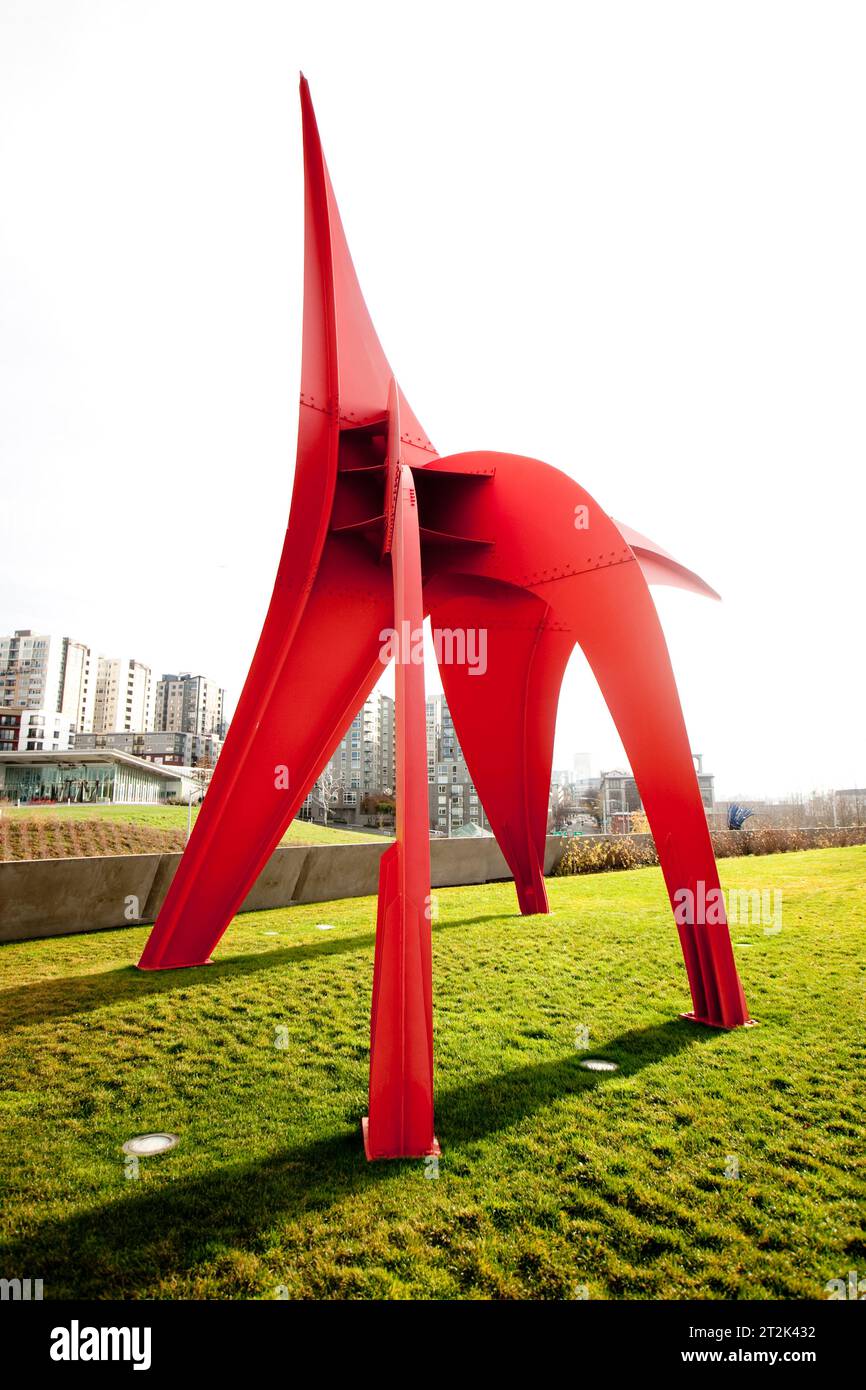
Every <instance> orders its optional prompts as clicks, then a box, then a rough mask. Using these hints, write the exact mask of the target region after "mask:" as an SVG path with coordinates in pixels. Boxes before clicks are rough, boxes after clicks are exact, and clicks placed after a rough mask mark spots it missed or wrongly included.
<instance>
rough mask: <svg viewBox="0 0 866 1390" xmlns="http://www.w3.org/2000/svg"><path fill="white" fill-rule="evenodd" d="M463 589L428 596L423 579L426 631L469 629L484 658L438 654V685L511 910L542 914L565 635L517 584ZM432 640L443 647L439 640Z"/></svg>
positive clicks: (432, 590)
mask: <svg viewBox="0 0 866 1390" xmlns="http://www.w3.org/2000/svg"><path fill="white" fill-rule="evenodd" d="M467 583H468V581H464V587H465V586H466V584H467ZM440 588H441V586H440ZM472 588H473V592H471V593H470V594H464V596H461V597H459V598H450V599H443V600H437V599H436V594H437V588H436V586H435V585H433V584H431V585H430V586H428V598H431V599H432V604H431V610H430V619H431V623H432V624H433V628H434V631H435V630H438V631H439V632H440V633H444V634H445V635H446V636H447V635H448V634H450V633H453V632H459V633H466V632H468V631H470V630H472V629H474V631H475V635H474V647H475V649H476V651H477V650H479V649H481V650H483V652H484V662H483V666H482V664H481V663H476V664H469V663H467V662H460V663H456V662H448V661H442V662H440V666H439V672H440V675H441V678H442V685H443V688H444V691H445V697H446V699H447V701H448V708H449V710H450V712H451V716H452V718H453V720H454V727H455V730H456V732H457V738H458V740H459V742H460V747H461V749H462V752H463V756H464V757H465V759H466V764H467V767H468V768H469V771H470V773H471V774H472V780H473V783H474V785H475V788H476V790H477V792H478V795H479V797H480V798H481V803H482V805H483V806H484V809H485V813H486V815H487V818H488V820H489V821H490V825H491V828H492V830H493V833H494V835H495V836H496V840H497V843H498V845H499V847H500V849H501V850H502V853H503V854H504V855H505V858H506V860H507V862H508V865H509V868H510V869H511V872H512V873H513V875H514V885H515V888H516V890H517V900H518V902H519V904H520V911H521V912H522V913H526V914H531V913H539V912H547V911H548V902H547V890H546V888H545V885H544V850H545V839H546V830H547V813H548V803H549V799H550V770H551V764H552V761H553V736H554V731H555V728H556V706H557V699H558V695H559V687H560V684H561V682H562V674H563V671H564V669H565V665H566V663H567V661H568V657H569V653H570V652H571V649H572V647H573V645H574V639H573V638H570V637H569V635H568V634H567V633H563V632H561V631H556V630H554V629H552V628H551V627H550V626H549V615H550V609H549V607H548V605H547V604H546V603H545V602H544V601H543V600H542V599H540V598H538V597H537V596H536V595H534V594H530V593H528V592H527V591H526V590H525V589H515V588H512V587H511V586H509V585H505V584H501V583H491V582H487V583H484V584H478V585H473V586H472ZM440 646H441V650H442V651H443V652H447V650H448V642H447V641H444V640H443V641H442V642H441V644H440ZM491 716H492V717H493V718H494V719H495V725H496V736H495V738H491V737H490V720H491Z"/></svg>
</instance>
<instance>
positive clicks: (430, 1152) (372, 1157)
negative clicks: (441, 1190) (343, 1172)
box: [361, 1115, 442, 1163]
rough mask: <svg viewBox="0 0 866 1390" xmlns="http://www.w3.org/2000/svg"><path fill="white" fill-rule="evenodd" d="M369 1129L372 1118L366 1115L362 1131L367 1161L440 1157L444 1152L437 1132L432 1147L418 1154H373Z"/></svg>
mask: <svg viewBox="0 0 866 1390" xmlns="http://www.w3.org/2000/svg"><path fill="white" fill-rule="evenodd" d="M369 1130H370V1118H369V1116H368V1115H365V1116H364V1118H363V1120H362V1121H361V1133H362V1134H363V1136H364V1153H365V1154H366V1155H367V1161H368V1162H369V1163H375V1162H378V1161H379V1159H393V1158H438V1157H439V1155H440V1154H441V1152H442V1150H441V1149H440V1147H439V1140H438V1139H437V1138H436V1136H435V1134H434V1136H433V1146H432V1148H429V1149H424V1150H422V1152H421V1153H417V1154H371V1153H370V1135H369Z"/></svg>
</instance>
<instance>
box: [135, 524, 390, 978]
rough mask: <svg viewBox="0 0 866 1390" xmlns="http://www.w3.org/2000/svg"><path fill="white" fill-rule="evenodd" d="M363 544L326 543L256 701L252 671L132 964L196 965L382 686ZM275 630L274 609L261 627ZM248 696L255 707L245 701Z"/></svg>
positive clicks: (384, 599) (375, 602) (381, 572)
mask: <svg viewBox="0 0 866 1390" xmlns="http://www.w3.org/2000/svg"><path fill="white" fill-rule="evenodd" d="M365 559H366V556H365V553H364V549H363V542H360V541H358V540H352V539H350V538H340V537H331V538H330V539H329V541H328V544H327V546H326V548H325V554H324V557H323V560H322V565H321V568H320V570H319V574H318V576H317V579H316V583H315V585H314V586H313V592H312V594H311V595H310V598H309V601H308V603H307V605H306V608H305V610H304V614H303V617H302V619H301V621H300V623H299V624H298V627H297V629H296V631H295V637H294V641H293V642H292V644H291V645H290V647H289V649H288V651H287V653H286V654H285V656H284V657H283V658H282V661H281V663H280V664H279V665H277V667H276V673H275V676H273V677H272V679H270V680H269V682H268V685H267V688H266V690H264V691H262V690H260V689H258V688H257V683H256V676H257V674H258V671H259V670H260V669H261V667H254V668H253V670H252V671H251V673H250V678H249V680H248V683H247V687H246V688H245V691H244V696H245V700H246V706H245V707H244V708H239V709H238V713H237V714H236V716H235V719H234V721H233V722H232V726H231V729H230V731H229V737H228V739H227V740H226V745H225V747H224V749H223V751H222V753H221V755H220V758H219V761H218V763H217V766H216V769H215V771H214V776H213V779H212V782H211V786H210V788H209V790H208V794H207V796H206V797H205V800H204V804H203V805H202V808H201V812H200V814H199V817H198V820H197V822H196V825H195V828H194V829H193V833H192V836H191V838H190V841H189V844H188V845H187V847H186V850H185V852H184V855H183V858H182V859H181V862H180V865H179V866H178V869H177V872H176V874H175V876H174V879H173V881H172V884H171V887H170V888H169V891H168V894H167V896H166V899H165V902H164V904H163V907H162V910H161V912H160V914H159V917H158V919H157V922H156V925H155V926H154V928H153V931H152V932H151V934H150V937H149V939H148V942H147V945H146V946H145V949H144V953H143V955H142V957H141V960H140V962H139V965H140V967H141V969H143V970H166V969H174V968H177V967H180V966H186V965H201V964H203V963H204V962H206V961H207V960H208V959H209V957H210V954H211V952H212V951H213V949H214V947H215V946H216V944H217V942H218V941H219V939H220V937H221V936H222V934H223V932H224V931H225V929H226V926H227V925H228V923H229V922H230V920H231V918H232V917H233V916H234V914H235V913H236V912H237V910H238V909H239V907H240V905H241V903H242V902H243V900H244V898H245V897H246V895H247V893H248V892H249V890H250V888H251V887H252V885H253V884H254V883H255V881H256V878H257V877H258V875H259V873H260V872H261V870H262V868H263V867H264V865H265V864H266V863H267V860H268V859H269V857H270V855H271V854H272V853H273V851H274V849H275V848H276V846H277V845H278V844H279V842H280V840H281V838H282V836H283V834H284V833H285V830H286V827H287V825H288V824H289V822H290V820H291V819H292V817H293V816H295V815H296V814H297V811H298V808H299V806H300V804H301V802H302V801H303V799H304V797H305V796H306V795H307V792H308V791H309V789H310V787H311V786H312V784H313V782H314V781H315V779H316V777H317V776H318V775H319V772H320V771H321V769H322V766H323V765H324V763H325V762H326V761H327V759H328V757H329V756H330V755H331V753H332V752H333V750H334V747H335V745H336V744H337V742H338V741H339V739H340V737H341V736H342V734H343V733H344V732H345V729H346V726H347V724H348V723H350V721H351V720H352V718H353V716H354V714H355V712H356V710H357V709H358V707H359V706H360V705H361V704H363V701H364V700H365V698H366V696H367V695H368V693H369V691H370V690H371V689H372V686H373V685H374V683H375V681H376V680H377V679H378V677H379V676H380V675H381V672H382V667H381V664H380V661H379V653H380V648H381V643H380V639H379V633H380V631H381V629H382V628H383V627H384V626H387V625H389V624H390V622H391V617H392V612H393V597H392V593H391V584H390V579H389V576H388V574H387V571H386V570H385V569H384V568H375V569H373V571H372V573H370V572H368V570H367V566H366V564H365ZM278 623H279V609H278V608H274V609H273V610H272V612H271V614H270V615H269V618H268V622H267V623H266V625H265V632H264V634H263V637H262V641H263V642H266V641H267V639H268V637H269V635H270V629H271V625H276V624H278ZM253 695H257V696H258V697H259V698H258V703H255V701H254V700H253V698H252V697H253Z"/></svg>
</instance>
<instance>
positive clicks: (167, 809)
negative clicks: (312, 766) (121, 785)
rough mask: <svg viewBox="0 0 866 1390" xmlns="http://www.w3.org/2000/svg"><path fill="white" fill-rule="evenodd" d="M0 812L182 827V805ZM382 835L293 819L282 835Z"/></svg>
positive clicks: (306, 838) (327, 840)
mask: <svg viewBox="0 0 866 1390" xmlns="http://www.w3.org/2000/svg"><path fill="white" fill-rule="evenodd" d="M3 815H4V817H5V816H9V817H10V818H11V819H12V820H20V819H25V820H30V819H37V820H41V819H42V818H43V817H44V818H45V819H47V820H55V819H57V818H58V817H59V818H62V819H63V820H66V819H72V820H106V821H112V822H117V823H118V824H120V825H146V826H153V827H155V828H156V829H161V830H184V831H185V830H186V823H187V807H186V806H32V807H31V806H22V807H20V808H19V807H17V806H4V807H3ZM197 815H198V807H197V806H194V807H193V810H192V818H193V821H195V819H196V816H197ZM381 839H382V836H381V835H375V834H370V833H367V832H364V831H358V830H349V829H347V827H346V826H345V825H338V826H328V827H327V829H326V828H325V827H324V826H322V825H313V824H312V823H311V822H309V821H300V820H294V821H292V823H291V825H290V826H289V828H288V830H287V831H286V833H285V835H284V836H283V838H282V841H281V843H282V844H284V845H325V844H337V843H339V842H340V841H346V840H349V841H351V842H352V844H357V843H358V841H359V840H360V841H367V840H376V841H379V840H381Z"/></svg>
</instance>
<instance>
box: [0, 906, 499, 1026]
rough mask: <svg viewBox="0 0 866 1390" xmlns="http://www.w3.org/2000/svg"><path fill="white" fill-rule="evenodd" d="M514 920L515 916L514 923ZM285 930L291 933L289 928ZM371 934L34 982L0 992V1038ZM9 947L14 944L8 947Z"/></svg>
mask: <svg viewBox="0 0 866 1390" xmlns="http://www.w3.org/2000/svg"><path fill="white" fill-rule="evenodd" d="M516 916H517V914H515V917H516ZM502 920H503V914H502V913H489V914H487V915H484V916H479V917H460V918H454V920H453V921H447V922H442V921H440V922H437V923H435V924H434V926H433V932H434V933H437V934H438V933H440V932H443V931H451V930H453V928H454V927H470V926H477V925H480V924H481V923H483V922H500V921H502ZM288 930H291V928H289V929H288ZM375 941H376V933H375V931H367V932H362V933H360V934H357V935H352V936H336V937H335V936H323V937H322V940H321V941H315V942H299V943H298V944H297V945H288V946H280V947H277V948H275V949H271V950H264V951H250V952H248V953H247V954H246V955H235V956H228V957H226V958H225V959H217V960H215V961H214V963H213V965H201V966H194V967H191V968H190V969H187V970H171V971H162V972H154V973H150V974H143V973H142V972H141V971H140V970H137V969H136V968H135V966H134V965H119V966H116V967H115V968H114V969H111V970H105V971H100V972H99V973H97V974H88V975H63V976H59V977H57V978H55V979H51V980H34V981H32V982H31V983H28V984H24V985H16V986H14V987H13V988H12V989H5V990H0V1032H3V1033H9V1032H11V1031H13V1030H14V1029H15V1028H26V1027H27V1026H28V1025H30V1024H34V1023H35V1024H39V1025H42V1024H44V1023H45V1022H47V1021H48V1020H50V1019H57V1018H71V1017H74V1016H75V1015H76V1014H82V1013H90V1012H92V1011H93V1010H95V1009H101V1008H104V1007H105V1006H106V1005H108V1004H114V1003H119V1002H122V1001H124V1000H131V1001H133V1002H134V1001H135V1000H137V999H142V998H145V997H152V996H154V995H159V994H173V993H175V992H176V991H178V990H180V991H192V990H196V991H198V990H202V991H206V990H208V989H212V988H213V986H214V985H216V984H218V983H219V982H220V981H222V980H224V979H225V978H226V976H229V975H230V976H234V977H238V978H240V977H243V976H245V975H254V974H257V973H258V972H259V971H262V970H272V969H274V968H275V967H276V966H280V965H291V964H294V963H296V962H298V961H304V960H315V959H317V958H320V957H323V956H342V955H346V954H348V953H350V952H352V951H363V950H370V951H372V949H373V946H374V945H375ZM12 944H14V943H12Z"/></svg>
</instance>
